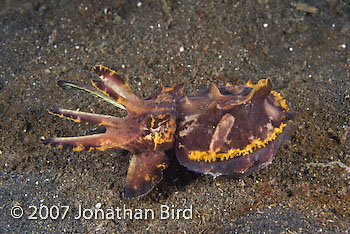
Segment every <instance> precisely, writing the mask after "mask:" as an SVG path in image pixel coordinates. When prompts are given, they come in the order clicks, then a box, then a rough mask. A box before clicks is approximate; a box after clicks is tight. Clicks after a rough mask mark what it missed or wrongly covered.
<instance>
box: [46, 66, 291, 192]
mask: <svg viewBox="0 0 350 234" xmlns="http://www.w3.org/2000/svg"><path fill="white" fill-rule="evenodd" d="M94 70H95V72H96V73H97V74H98V76H99V77H100V80H93V81H92V82H91V83H92V86H87V85H80V84H75V83H71V82H66V81H59V82H58V84H59V85H60V86H63V87H72V88H77V89H80V90H83V91H86V92H89V93H91V94H93V95H95V96H97V97H100V98H102V99H103V100H105V101H107V102H109V103H111V104H113V105H115V106H116V107H118V108H122V109H125V110H127V112H128V115H127V116H126V117H123V118H118V117H114V116H109V115H102V114H91V113H86V112H80V111H73V110H66V109H52V110H50V111H49V112H50V113H51V114H54V115H57V116H59V117H63V118H67V119H71V120H74V121H76V122H86V123H91V124H97V125H100V126H104V128H105V132H104V133H99V134H94V135H88V136H80V137H59V138H48V139H42V141H43V142H44V143H45V144H51V145H54V146H59V147H63V146H71V147H73V150H74V151H81V150H88V151H91V150H94V149H98V150H106V149H112V148H120V149H125V150H128V151H130V152H131V153H133V156H132V159H131V162H130V166H129V169H128V175H127V178H126V186H125V196H126V197H128V198H133V197H137V196H142V195H145V194H147V193H148V192H149V191H150V190H152V188H153V187H154V186H155V185H156V184H158V183H159V181H160V180H161V179H162V177H163V170H164V169H165V168H167V166H168V156H167V155H166V154H165V150H168V149H172V148H175V152H176V157H177V159H178V161H179V162H180V164H182V165H183V166H185V167H187V168H188V169H189V170H192V171H196V172H200V173H204V174H211V175H213V176H219V175H234V176H242V175H246V174H250V173H252V172H254V171H257V170H260V169H262V168H264V167H265V166H267V165H268V164H269V163H270V162H271V160H272V159H273V156H274V155H275V153H276V151H277V149H278V148H279V147H280V145H281V144H282V142H283V141H284V140H285V139H286V138H287V136H288V135H289V133H290V131H289V129H290V126H289V125H290V124H289V121H290V120H291V119H292V118H293V117H294V114H293V112H291V111H290V108H289V107H288V105H287V104H286V101H285V99H283V98H282V97H281V96H280V94H278V93H276V92H274V91H272V82H271V79H269V78H267V79H262V80H260V81H259V82H258V83H257V84H255V85H253V84H252V83H251V82H248V83H246V84H245V85H236V86H232V85H230V84H227V85H226V86H223V87H219V88H217V87H216V86H215V85H214V84H210V86H209V88H207V89H203V90H199V91H195V92H192V93H190V94H188V95H186V96H184V94H183V91H182V86H183V83H181V84H178V85H176V86H175V87H174V88H168V87H164V86H162V85H161V86H160V87H159V88H158V89H157V90H155V91H154V92H153V93H152V94H151V97H150V98H149V99H147V100H143V99H140V98H138V97H137V96H136V95H134V94H133V92H132V91H131V89H130V88H129V86H128V84H127V83H125V81H124V80H123V79H122V78H121V77H120V76H119V75H118V74H117V73H116V72H115V71H113V70H111V69H108V68H106V67H104V66H102V65H97V66H95V67H94Z"/></svg>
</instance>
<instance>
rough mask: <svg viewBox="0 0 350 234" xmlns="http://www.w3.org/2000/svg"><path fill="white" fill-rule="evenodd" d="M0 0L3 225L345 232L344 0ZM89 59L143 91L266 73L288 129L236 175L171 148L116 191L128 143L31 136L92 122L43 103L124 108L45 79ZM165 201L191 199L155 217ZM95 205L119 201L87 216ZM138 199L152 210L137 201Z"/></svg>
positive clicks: (88, 75) (85, 79)
mask: <svg viewBox="0 0 350 234" xmlns="http://www.w3.org/2000/svg"><path fill="white" fill-rule="evenodd" d="M0 2H1V5H0V53H1V56H0V113H1V114H0V137H1V141H0V142H1V144H0V165H1V167H0V173H1V174H0V232H1V233H24V232H27V233H30V232H38V233H62V232H64V233H93V232H96V233H156V232H160V233H166V232H168V233H246V232H253V233H321V232H328V233H341V232H349V226H350V191H349V190H350V185H349V182H350V155H349V145H350V133H349V131H350V127H349V122H350V114H349V110H350V91H349V90H350V74H349V70H350V67H349V64H350V49H349V47H350V40H349V38H350V5H349V1H341V0H339V1H306V2H307V4H306V5H305V4H304V5H303V4H299V3H297V2H292V1H268V0H260V1H217V2H210V1H193V2H192V1H191V2H186V1H166V0H161V1H140V2H136V1H112V0H110V1H100V3H95V2H97V1H53V0H51V1H50V0H41V1H19V0H18V1H0ZM232 2H234V3H232ZM99 63H101V64H104V65H106V66H108V67H111V68H113V69H116V70H118V71H119V73H120V74H121V75H123V76H124V77H125V79H126V80H127V81H128V82H129V83H130V86H131V88H132V89H133V90H134V91H135V93H136V94H137V95H138V96H140V97H145V98H147V97H148V96H149V95H150V93H151V92H152V90H154V89H155V88H157V87H158V86H159V84H160V83H162V84H164V85H168V86H173V85H175V84H176V83H178V82H182V81H183V82H185V84H186V85H185V93H188V92H190V91H193V90H196V89H199V88H204V87H207V86H208V84H209V83H210V82H213V83H215V84H217V85H224V84H225V83H226V82H231V83H233V84H243V83H245V82H247V81H248V80H252V82H253V83H254V82H256V81H257V80H259V78H263V77H267V76H268V77H271V79H272V80H273V85H274V90H276V91H278V92H280V93H281V94H282V96H284V97H285V98H286V99H287V100H288V103H289V104H290V105H291V106H292V107H293V109H294V110H295V111H296V112H297V119H295V121H294V125H295V126H294V129H295V133H294V135H293V137H291V138H290V140H289V141H287V142H286V143H285V144H284V146H283V147H282V149H281V150H280V151H278V153H277V155H276V157H275V159H274V160H273V162H272V164H270V165H269V166H268V167H267V168H265V169H263V170H262V171H260V172H257V173H254V174H253V175H251V176H247V177H244V178H241V179H238V180H237V179H232V178H229V177H219V178H217V179H213V178H212V177H210V176H204V175H198V174H195V173H192V172H189V171H187V170H186V169H184V168H182V167H181V166H179V165H178V164H177V161H176V159H175V155H174V153H171V152H170V153H169V155H170V156H171V157H172V160H171V166H170V167H169V168H168V169H167V170H166V171H165V173H164V179H163V181H162V182H161V183H160V184H159V185H158V186H157V187H156V188H155V189H154V190H153V191H152V192H150V193H149V194H148V195H147V196H144V197H142V198H140V199H135V200H126V199H124V198H123V187H124V183H125V178H126V172H127V168H128V164H129V159H130V154H129V153H128V152H126V151H122V150H108V151H104V152H100V151H93V152H73V151H72V150H69V149H65V150H61V149H58V148H52V147H49V146H44V145H43V144H41V142H40V137H41V136H44V137H49V136H78V135H84V134H86V132H88V131H89V129H90V128H91V127H90V126H85V125H84V124H82V125H80V124H77V123H74V122H72V121H68V120H64V119H59V118H57V117H55V116H51V115H49V114H48V113H47V109H49V108H55V107H62V108H68V109H80V110H83V111H88V112H95V113H103V114H110V115H116V116H120V115H121V114H122V113H121V112H120V111H119V110H116V109H115V107H113V106H112V105H109V104H108V103H105V102H103V101H102V100H98V99H96V98H94V97H92V96H89V95H87V94H85V93H81V92H78V91H65V90H62V89H60V88H58V87H57V86H56V82H57V81H58V80H59V79H64V80H68V81H73V82H80V83H89V80H90V79H94V78H97V77H96V75H95V74H94V73H93V72H92V66H93V65H95V64H99ZM89 127H90V128H89ZM17 206H18V207H20V208H18V207H17ZM162 206H163V207H165V206H168V207H169V208H170V209H174V210H176V209H190V208H191V206H192V217H189V213H186V214H187V216H185V217H183V216H180V217H175V218H174V219H172V218H171V217H169V218H166V217H163V218H165V219H161V218H162V217H161V216H160V211H161V207H162ZM16 207H17V209H16ZM35 207H36V208H35ZM40 207H41V208H40ZM80 207H81V208H82V209H83V210H84V211H85V217H79V216H78V214H79V209H80ZM66 208H68V209H67V210H66ZM98 208H99V209H101V210H102V211H104V212H107V211H108V210H110V209H120V214H119V216H117V214H116V213H115V216H114V217H112V216H108V217H107V216H106V213H105V214H104V215H105V216H104V217H102V216H101V214H99V216H98V217H95V216H94V214H93V216H92V217H91V218H90V213H89V212H94V211H95V210H96V209H98ZM124 208H126V209H132V211H133V212H134V213H133V219H130V216H129V215H128V213H127V212H128V211H127V210H124ZM11 209H12V212H13V215H18V216H20V215H21V210H20V209H22V210H23V212H24V213H23V215H22V217H21V218H18V219H15V218H14V217H12V216H11ZM46 209H47V210H48V211H49V212H48V213H47V212H46V211H47V210H46ZM136 209H139V210H136ZM146 209H149V210H151V211H152V212H154V219H152V217H150V216H148V217H147V219H146V217H145V216H144V214H143V215H142V216H141V215H140V213H138V216H137V215H136V212H137V211H143V212H146ZM50 211H51V213H50ZM57 211H59V215H58V216H57ZM65 211H67V212H66V213H65V215H64V212H65ZM47 214H49V215H47ZM124 215H125V217H124ZM135 216H136V217H135ZM34 218H36V219H34ZM89 218H90V219H89ZM137 218H139V219H137ZM186 218H188V219H186Z"/></svg>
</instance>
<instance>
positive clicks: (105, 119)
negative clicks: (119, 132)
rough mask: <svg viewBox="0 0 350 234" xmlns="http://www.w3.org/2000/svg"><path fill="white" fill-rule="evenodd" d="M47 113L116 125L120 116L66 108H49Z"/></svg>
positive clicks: (76, 120) (87, 122) (88, 121)
mask: <svg viewBox="0 0 350 234" xmlns="http://www.w3.org/2000/svg"><path fill="white" fill-rule="evenodd" d="M49 113H50V114H52V115H56V116H58V117H60V118H65V119H69V120H73V121H74V122H85V123H86V124H89V123H90V124H98V125H100V126H101V125H104V126H112V127H116V126H118V121H120V118H116V117H114V116H110V115H101V114H92V113H87V112H82V111H74V110H66V109H51V110H49Z"/></svg>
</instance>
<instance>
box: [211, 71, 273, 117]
mask: <svg viewBox="0 0 350 234" xmlns="http://www.w3.org/2000/svg"><path fill="white" fill-rule="evenodd" d="M247 84H248V83H247ZM247 84H246V85H247ZM249 86H250V87H252V88H253V89H252V90H251V91H250V93H249V94H248V95H246V96H244V97H242V98H240V99H239V100H237V101H235V102H232V100H228V101H226V102H223V103H219V104H218V105H217V108H218V109H220V110H228V109H230V108H232V107H234V106H238V105H242V104H246V103H248V102H252V103H256V102H263V101H264V100H265V99H266V97H267V96H269V95H270V94H271V90H272V81H271V79H270V78H266V79H261V80H259V81H258V83H257V84H255V85H249ZM260 104H261V103H260Z"/></svg>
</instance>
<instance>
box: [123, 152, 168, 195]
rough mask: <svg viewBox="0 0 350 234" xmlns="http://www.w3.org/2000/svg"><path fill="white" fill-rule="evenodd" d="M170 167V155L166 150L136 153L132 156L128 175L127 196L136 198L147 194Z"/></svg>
mask: <svg viewBox="0 0 350 234" xmlns="http://www.w3.org/2000/svg"><path fill="white" fill-rule="evenodd" d="M167 167H168V156H166V154H165V153H164V151H151V152H143V153H140V154H135V155H133V156H132V158H131V162H130V166H129V169H128V175H127V177H126V186H125V197H127V198H135V197H139V196H143V195H146V194H147V193H148V192H149V191H151V190H152V188H153V187H154V186H155V185H157V184H158V183H159V182H160V181H161V180H162V178H163V170H164V169H165V168H167Z"/></svg>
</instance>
